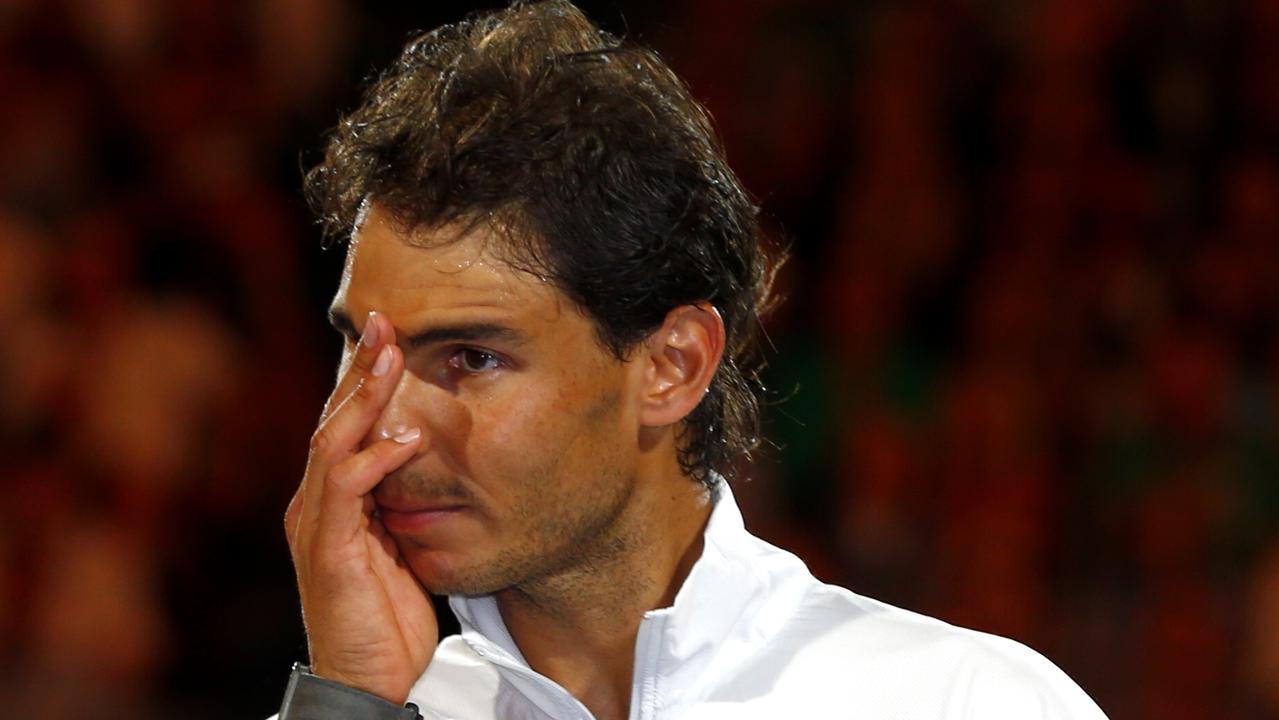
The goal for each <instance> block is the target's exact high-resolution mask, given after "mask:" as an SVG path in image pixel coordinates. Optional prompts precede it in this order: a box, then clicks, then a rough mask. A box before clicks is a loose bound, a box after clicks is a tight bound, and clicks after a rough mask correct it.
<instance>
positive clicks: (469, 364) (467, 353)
mask: <svg viewBox="0 0 1279 720" xmlns="http://www.w3.org/2000/svg"><path fill="white" fill-rule="evenodd" d="M453 364H454V365H456V366H457V367H458V368H459V369H461V370H464V371H466V372H469V373H482V372H488V371H489V370H496V369H497V368H498V366H500V365H501V364H502V361H501V360H499V359H498V357H497V356H496V355H494V354H493V353H490V352H485V351H483V350H476V349H475V348H466V349H464V350H460V351H458V353H457V354H456V355H454V356H453Z"/></svg>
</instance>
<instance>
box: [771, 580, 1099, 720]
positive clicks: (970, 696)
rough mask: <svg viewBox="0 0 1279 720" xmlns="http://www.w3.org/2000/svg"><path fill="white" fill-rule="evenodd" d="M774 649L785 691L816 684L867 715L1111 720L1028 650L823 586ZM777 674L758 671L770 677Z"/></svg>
mask: <svg viewBox="0 0 1279 720" xmlns="http://www.w3.org/2000/svg"><path fill="white" fill-rule="evenodd" d="M769 646H770V647H769V652H767V653H766V655H770V656H773V657H774V658H777V657H781V658H783V661H782V662H780V663H772V664H773V665H774V667H775V668H777V670H778V672H776V673H775V675H776V677H775V678H774V679H775V680H776V682H777V683H778V687H784V686H788V685H792V684H793V685H794V686H795V687H796V688H797V689H798V688H799V687H801V686H807V687H808V689H809V690H810V691H811V690H812V684H813V680H814V678H821V680H819V681H818V682H819V683H821V682H826V683H831V685H830V687H832V688H837V690H836V692H838V693H840V694H844V695H846V696H847V697H846V698H844V700H845V701H846V702H848V703H851V704H852V706H854V707H857V708H858V709H859V710H862V711H863V712H875V713H882V712H883V711H884V710H887V709H890V708H891V709H892V710H893V711H894V712H896V713H898V714H897V715H895V717H903V718H914V717H920V718H924V717H927V718H951V717H957V718H958V717H982V718H988V719H990V720H1002V719H1003V718H1008V719H1009V720H1012V719H1013V718H1016V719H1017V720H1037V719H1043V720H1049V719H1051V720H1058V719H1062V720H1065V719H1067V718H1069V719H1071V720H1075V719H1079V720H1097V719H1102V718H1104V717H1105V716H1104V715H1103V714H1102V712H1101V710H1100V709H1099V708H1098V707H1097V706H1096V704H1095V703H1093V701H1092V700H1091V699H1089V697H1088V696H1087V694H1085V693H1084V691H1083V690H1081V689H1080V688H1079V686H1078V685H1076V684H1075V683H1074V682H1073V681H1072V680H1070V678H1068V677H1067V676H1066V674H1065V673H1063V672H1062V671H1061V670H1060V669H1059V668H1057V666H1056V665H1054V664H1053V663H1052V662H1050V661H1049V660H1048V659H1046V658H1045V657H1044V656H1042V655H1040V654H1039V653H1037V652H1035V651H1034V650H1031V649H1030V648H1028V647H1026V646H1025V645H1022V644H1021V643H1018V642H1016V641H1013V640H1010V639H1007V638H1002V637H998V636H995V635H990V634H987V633H982V632H977V631H974V630H967V629H964V628H960V627H956V626H954V625H950V624H948V623H945V622H942V621H940V620H937V619H934V618H930V617H927V616H924V615H920V614H918V613H913V612H910V611H907V610H903V609H901V608H896V607H893V606H891V605H888V604H886V603H881V602H878V601H875V600H872V599H870V598H866V597H862V596H860V595H857V594H855V593H853V592H851V591H849V590H846V589H844V588H840V587H836V586H832V585H824V584H821V583H819V582H817V581H815V580H814V581H812V583H811V585H809V587H808V588H807V590H806V592H804V593H803V594H802V596H801V598H800V599H799V602H798V603H797V604H796V605H794V606H792V612H791V614H790V617H789V618H788V619H787V620H786V621H785V622H784V623H783V624H781V625H780V627H778V631H777V633H776V635H775V636H774V637H773V638H772V639H771V640H770V642H769ZM761 659H763V658H761ZM769 664H770V663H768V662H764V663H762V664H761V666H760V667H759V668H758V669H757V671H759V672H765V673H767V672H768V670H767V669H766V666H767V665H769ZM827 697H829V694H827ZM854 714H855V713H854Z"/></svg>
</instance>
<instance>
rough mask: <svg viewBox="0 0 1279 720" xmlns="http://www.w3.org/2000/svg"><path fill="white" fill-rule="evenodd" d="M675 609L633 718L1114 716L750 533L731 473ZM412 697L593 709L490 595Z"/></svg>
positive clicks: (473, 605) (643, 679)
mask: <svg viewBox="0 0 1279 720" xmlns="http://www.w3.org/2000/svg"><path fill="white" fill-rule="evenodd" d="M718 495H719V497H718V498H717V500H716V505H715V508H714V510H713V511H712V513H711V517H710V522H709V524H708V526H707V528H706V536H705V543H704V549H703V551H702V556H701V558H700V559H699V560H698V561H697V563H696V564H695V565H694V566H693V569H692V571H691V572H690V573H689V576H688V579H687V580H685V582H684V585H683V587H682V588H681V589H680V591H679V593H678V594H677V596H676V598H675V604H674V605H673V606H672V607H668V608H662V609H660V610H652V611H649V612H647V613H645V615H644V620H643V622H642V623H641V624H640V629H639V635H638V637H637V638H636V645H635V679H634V684H633V686H632V690H631V712H630V717H631V718H632V720H659V719H660V720H666V719H670V720H711V719H712V718H714V719H716V720H721V719H722V720H746V719H751V718H761V719H762V718H769V719H770V720H775V719H776V718H850V719H851V718H857V719H858V720H1067V719H1069V720H1105V715H1104V714H1102V712H1101V710H1100V709H1099V708H1098V707H1097V705H1096V704H1094V703H1093V702H1092V700H1090V699H1089V698H1088V696H1087V695H1086V694H1084V692H1083V691H1082V690H1080V688H1079V687H1078V686H1077V685H1075V683H1073V682H1071V680H1070V679H1069V678H1068V677H1066V675H1065V674H1064V673H1062V672H1061V670H1059V669H1058V668H1057V667H1056V666H1055V665H1053V664H1052V663H1051V662H1049V661H1048V660H1046V659H1045V658H1044V657H1043V656H1041V655H1039V654H1038V653H1036V652H1034V651H1033V650H1031V649H1029V648H1027V647H1026V646H1024V645H1021V644H1019V643H1017V642H1014V641H1012V640H1008V639H1005V638H1000V637H996V636H993V635H987V634H984V633H979V632H975V631H972V630H964V629H962V628H957V627H955V626H953V625H948V624H946V623H944V622H941V621H939V620H934V619H932V618H928V617H924V616H922V615H918V614H915V613H912V612H908V611H905V610H900V609H898V608H895V607H891V606H889V605H885V604H883V603H880V602H876V601H874V600H870V599H867V598H864V597H861V596H859V595H856V594H854V593H852V592H850V591H848V590H845V589H844V588H840V587H835V586H833V585H826V584H823V583H821V582H818V581H817V580H816V579H815V578H814V577H813V576H812V575H811V574H810V573H809V572H808V568H806V567H805V566H804V563H803V562H801V561H800V560H799V558H797V557H795V556H794V555H792V554H790V553H788V552H786V551H784V550H780V549H778V548H776V547H773V546H772V545H769V544H768V543H766V542H764V541H762V540H760V539H758V538H756V537H754V536H752V535H751V534H750V533H748V532H747V531H746V529H745V527H744V526H743V524H742V516H741V513H740V512H739V511H738V509H737V505H736V503H735V502H734V500H733V497H732V493H731V491H729V490H728V486H727V484H726V483H720V492H719V493H718ZM450 604H451V606H452V608H453V611H454V612H455V613H456V614H457V616H458V619H459V620H460V621H461V625H462V634H461V635H460V636H453V637H449V638H446V639H445V640H444V641H443V642H441V643H440V646H439V649H438V650H437V651H436V653H435V657H434V658H433V659H432V661H431V664H430V666H429V667H428V668H427V669H426V672H425V673H424V674H423V675H422V677H421V678H420V679H419V680H418V681H417V683H416V684H415V685H414V686H413V690H412V691H411V693H410V694H409V700H410V701H412V702H415V703H417V704H418V706H419V707H420V708H421V710H422V715H423V717H425V718H427V719H428V720H443V719H448V720H487V719H489V718H495V719H496V718H500V719H501V720H546V719H548V718H549V719H553V720H588V719H589V718H591V717H592V716H591V713H590V712H589V711H588V710H587V709H586V707H585V706H583V705H582V704H581V703H580V702H578V700H577V699H576V698H574V697H573V696H572V695H570V694H569V693H568V692H567V691H565V690H564V689H563V688H561V687H560V686H559V685H557V684H555V683H554V682H552V681H551V680H549V679H547V678H546V677H543V676H542V675H539V674H538V673H537V672H535V671H534V670H532V669H531V668H529V666H528V664H527V663H526V662H525V661H524V658H523V657H522V656H521V655H520V650H519V648H518V647H516V645H515V642H514V641H513V640H512V639H511V635H510V633H509V632H507V630H506V626H505V625H504V624H503V622H502V618H501V615H500V614H499V613H498V610H497V605H496V602H495V601H494V599H493V598H492V597H490V596H480V597H469V598H467V597H452V598H450Z"/></svg>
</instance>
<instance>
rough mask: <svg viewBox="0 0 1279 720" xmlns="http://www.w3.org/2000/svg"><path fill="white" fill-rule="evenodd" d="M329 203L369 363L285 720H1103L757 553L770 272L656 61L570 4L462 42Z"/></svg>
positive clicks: (962, 637)
mask: <svg viewBox="0 0 1279 720" xmlns="http://www.w3.org/2000/svg"><path fill="white" fill-rule="evenodd" d="M308 191H309V193H310V196H311V199H312V201H313V204H314V205H315V206H316V207H317V208H318V209H319V211H320V213H321V215H322V217H323V219H324V222H325V223H326V225H327V228H328V230H329V232H330V233H332V234H335V235H340V236H345V235H348V234H349V237H350V244H349V248H348V252H347V262H346V269H345V272H344V274H343V276H342V280H341V284H340V287H339V288H338V291H337V295H336V298H335V299H334V302H333V307H332V309H331V313H330V315H331V319H332V320H333V323H334V325H335V326H336V327H337V328H338V329H339V330H340V331H342V333H343V334H344V335H346V338H347V344H346V349H345V352H344V355H343V361H342V367H341V370H340V377H339V380H338V384H337V388H336V389H335V390H334V392H333V395H332V398H331V400H330V403H329V406H328V407H327V408H326V411H325V415H324V418H323V419H322V421H321V423H320V426H319V428H318V430H317V431H316V433H315V436H314V440H313V442H312V446H311V454H310V460H309V464H308V467H307V471H306V475H305V477H304V479H303V481H302V484H301V487H300V488H299V490H298V492H297V495H296V496H295V497H294V499H293V502H292V503H291V504H290V507H289V510H288V513H287V516H286V528H287V532H288V535H289V542H290V547H291V550H292V553H293V559H294V563H295V565H296V569H297V575H298V586H299V590H300V594H301V600H302V608H303V615H304V619H305V622H306V628H307V634H308V639H309V643H310V656H311V658H310V663H311V664H310V668H309V669H307V668H297V669H295V672H294V675H293V677H292V678H291V680H290V683H289V688H288V690H287V691H286V698H285V701H284V705H283V707H282V709H281V717H282V718H284V720H299V719H306V720H319V719H327V718H412V717H415V716H416V715H417V713H418V712H420V713H421V714H422V715H423V716H424V717H427V718H460V719H462V720H477V719H481V718H557V719H561V718H601V719H603V718H609V719H612V718H625V717H633V718H775V717H780V716H785V715H792V716H795V717H849V718H885V719H889V718H891V719H892V720H906V719H911V720H924V719H925V718H927V719H929V720H932V719H936V718H961V717H962V718H970V717H971V718H983V719H999V718H1009V719H1013V718H1016V719H1017V720H1028V719H1031V718H1080V719H1089V718H1101V717H1103V716H1102V714H1101V712H1100V711H1099V710H1098V709H1097V708H1096V706H1095V705H1094V704H1093V703H1092V702H1091V701H1090V700H1089V699H1088V698H1087V696H1085V695H1084V693H1083V692H1082V691H1081V690H1079V689H1078V688H1077V687H1076V686H1075V685H1074V684H1073V683H1071V682H1070V681H1069V680H1068V679H1067V678H1066V677H1065V676H1064V675H1063V674H1062V673H1061V672H1060V671H1059V670H1057V669H1056V668H1055V667H1054V666H1053V665H1052V664H1051V663H1049V662H1048V661H1047V660H1045V659H1043V658H1042V657H1040V656H1038V655H1036V654H1035V653H1033V652H1032V651H1030V650H1028V649H1027V648H1025V647H1023V646H1021V645H1018V644H1016V643H1014V642H1012V641H1009V640H1004V639H1000V638H995V637H991V636H988V635H983V634H980V633H975V632H971V631H967V630H961V629H958V628H955V627H952V626H949V625H946V624H944V623H941V622H939V621H935V620H931V619H928V618H924V617H921V616H918V615H914V614H912V613H909V612H906V611H903V610H898V609H895V608H891V607H888V606H885V605H882V604H879V603H876V602H874V601H871V600H868V599H865V598H861V597H858V596H856V595H854V594H852V593H851V592H848V591H846V590H844V589H842V588H836V587H832V586H828V585H823V584H821V583H819V582H817V581H816V580H814V579H813V578H812V576H811V575H810V574H809V573H808V572H807V570H806V568H805V567H804V566H803V564H802V563H801V562H800V561H799V560H798V559H797V558H795V557H794V556H792V555H790V554H788V553H786V552H783V551H781V550H779V549H777V548H774V547H772V546H769V545H767V544H766V543H764V542H762V541H760V540H758V539H756V538H754V537H752V536H751V535H749V534H748V533H747V532H746V530H745V529H744V528H743V526H742V520H741V516H740V515H739V513H738V511H737V508H736V505H735V504H734V501H733V497H732V493H731V491H730V488H729V485H728V483H727V481H726V478H731V477H732V476H733V475H734V474H735V473H734V471H735V469H736V468H737V467H738V466H740V465H741V464H742V458H744V457H746V454H747V453H748V452H749V450H750V449H751V448H752V447H753V445H754V444H755V443H756V428H757V424H758V423H757V413H758V405H757V393H758V390H759V385H758V381H757V378H756V376H755V374H754V371H753V369H754V368H755V365H754V364H753V362H752V360H751V354H750V353H751V346H752V342H751V341H752V336H753V334H754V330H755V328H756V326H757V325H758V323H759V313H760V312H761V310H762V309H763V306H764V304H765V302H766V301H767V299H768V284H769V279H770V277H771V272H770V263H769V261H768V258H767V257H766V256H765V254H764V253H763V252H762V251H761V249H760V245H759V235H758V227H757V223H756V208H755V207H754V206H753V205H752V203H751V202H750V200H749V199H748V198H747V197H746V195H745V193H744V192H743V191H742V189H741V187H740V185H739V183H738V182H737V180H736V178H735V177H734V176H733V174H732V172H731V171H730V170H729V169H728V167H727V165H726V164H725V161H724V157H723V153H722V151H721V149H720V146H719V144H718V141H717V140H716V138H715V136H714V134H713V132H712V130H711V127H710V121H709V119H708V118H707V116H706V114H705V112H704V111H703V110H702V108H701V107H700V106H699V105H698V104H697V103H696V102H695V101H694V100H693V99H692V98H691V97H690V95H689V93H688V91H687V89H686V88H685V87H684V86H683V85H682V84H681V83H680V81H679V80H678V79H677V78H676V77H675V76H674V75H673V74H672V73H671V72H670V70H669V69H667V68H666V67H665V65H663V64H662V62H661V61H660V60H659V59H658V58H657V57H656V55H654V54H653V53H652V52H650V51H648V50H645V49H642V48H639V47H636V46H634V45H631V44H628V43H624V42H621V41H619V40H618V39H616V38H614V37H612V36H610V35H608V34H605V33H603V32H601V31H599V30H598V29H597V28H595V27H593V26H592V25H591V24H590V23H589V22H588V21H587V20H586V19H585V18H584V17H583V16H582V15H581V14H580V13H579V12H578V11H577V9H576V8H574V7H573V6H572V5H570V4H569V3H568V2H565V1H562V0H560V1H552V2H545V3H538V4H517V5H515V6H513V7H511V8H509V9H507V10H505V11H501V12H497V13H494V14H490V15H486V16H482V17H476V18H473V19H471V20H468V21H466V22H463V23H460V24H458V25H453V26H448V27H444V28H441V29H439V30H437V31H435V32H432V33H429V34H427V35H424V36H422V37H420V38H418V39H416V40H414V41H413V42H411V43H410V44H409V46H408V47H407V48H406V49H405V50H404V52H403V54H402V55H401V57H400V58H399V60H398V62H397V63H396V64H395V66H394V67H392V68H391V69H390V70H389V71H388V72H387V73H385V74H384V75H383V76H382V78H381V79H380V80H379V81H378V82H377V83H376V84H374V85H373V86H372V87H371V88H370V90H369V91H368V93H367V95H366V97H365V99H364V103H363V104H362V105H361V106H360V107H359V108H358V109H357V110H355V111H354V112H353V113H351V114H350V115H349V116H348V117H346V118H345V119H343V121H342V122H341V123H340V125H339V126H338V128H337V129H336V131H335V132H334V134H333V136H332V138H331V141H330V144H329V147H328V151H327V154H326V157H325V160H324V161H323V163H322V164H321V165H320V166H319V167H317V168H316V169H315V170H313V171H312V172H311V173H310V175H309V176H308ZM428 590H429V591H432V592H436V593H444V594H448V595H449V596H450V603H451V606H452V608H453V610H454V612H455V613H456V614H457V616H458V618H459V620H460V622H461V625H462V634H461V636H460V637H450V638H447V639H445V640H444V641H443V642H439V640H438V629H437V625H436V619H435V616H434V614H433V612H432V606H431V603H430V600H429V598H428V596H427V591H428Z"/></svg>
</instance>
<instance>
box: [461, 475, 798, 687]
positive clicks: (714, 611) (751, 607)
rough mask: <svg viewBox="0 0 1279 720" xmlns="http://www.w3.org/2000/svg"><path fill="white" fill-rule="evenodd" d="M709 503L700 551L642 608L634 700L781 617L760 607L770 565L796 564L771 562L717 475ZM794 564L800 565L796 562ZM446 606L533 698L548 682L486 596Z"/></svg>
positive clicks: (696, 680) (480, 650)
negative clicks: (670, 595)
mask: <svg viewBox="0 0 1279 720" xmlns="http://www.w3.org/2000/svg"><path fill="white" fill-rule="evenodd" d="M712 502H714V508H713V509H712V510H711V516H710V519H709V521H708V522H707V525H706V531H705V534H704V536H703V540H704V541H703V544H702V554H701V557H700V558H699V559H698V560H697V562H696V563H694V565H693V568H692V570H690V571H689V574H688V577H687V578H686V579H685V580H684V584H683V585H682V586H681V587H680V590H679V592H678V593H676V596H675V601H674V603H673V604H672V605H671V606H670V607H666V608H660V609H656V610H650V611H648V612H646V613H644V619H643V621H642V622H641V623H640V629H639V633H638V636H637V638H636V648H635V677H634V692H635V693H636V697H633V698H632V705H633V706H635V705H636V704H637V703H638V704H644V705H651V704H653V703H657V704H665V700H667V699H670V698H673V697H675V696H677V695H682V694H685V693H687V692H688V691H690V690H693V689H694V688H695V687H696V686H699V685H703V684H704V683H705V682H706V681H707V680H709V679H711V678H712V677H715V676H719V675H720V674H721V670H720V669H722V668H725V666H726V665H727V664H728V663H730V662H731V659H732V658H733V657H734V656H735V652H734V651H735V650H736V649H744V648H743V647H742V645H743V644H746V645H750V644H754V642H757V641H758V638H759V637H761V636H766V635H768V634H771V631H772V630H773V629H775V628H771V627H769V626H770V625H772V624H773V623H771V622H768V621H767V620H766V619H765V618H764V615H773V616H774V617H775V618H777V619H778V620H780V619H781V618H779V617H778V614H777V613H762V612H761V611H762V609H763V606H764V604H765V603H767V602H769V600H770V598H775V597H776V595H775V593H773V592H772V590H773V589H774V586H776V585H777V583H778V581H779V580H781V579H782V575H779V574H778V572H777V571H778V570H786V571H787V572H786V573H785V574H790V573H791V572H794V570H795V569H796V568H795V567H785V568H781V567H776V557H775V556H772V553H768V552H767V551H765V550H764V548H767V549H769V550H773V552H774V553H775V552H776V550H775V549H773V548H771V547H769V546H767V545H765V544H764V543H762V542H761V541H759V540H757V539H756V538H754V537H752V536H751V535H750V534H749V533H747V532H746V529H745V526H744V524H743V522H742V515H741V512H740V511H739V510H738V507H737V503H736V501H735V500H734V499H733V494H732V491H731V490H730V489H729V487H728V483H727V482H724V481H723V480H722V479H721V480H720V481H719V482H718V483H717V484H716V486H715V489H714V492H713V494H712ZM770 556H771V557H770ZM787 557H790V556H789V555H787ZM791 559H792V560H793V559H794V558H793V557H792V558H791ZM795 562H796V563H798V561H797V560H796V561H795ZM787 565H789V563H787ZM798 569H800V570H802V569H803V565H802V563H799V564H798ZM776 589H780V588H776ZM449 605H450V606H451V607H452V609H453V612H454V613H455V614H456V615H457V618H458V621H459V622H460V624H461V626H462V639H463V640H464V641H465V642H466V643H467V644H468V645H470V646H471V648H472V649H473V650H475V652H476V653H477V654H479V655H480V656H482V657H484V658H486V659H488V660H489V661H490V662H492V663H493V664H494V665H496V666H497V667H498V670H499V672H501V673H502V674H503V676H505V677H507V678H508V679H509V680H512V681H513V682H514V684H516V685H517V686H518V687H520V688H521V690H522V691H524V693H525V694H526V695H530V699H532V700H535V701H537V698H535V697H533V696H532V695H531V694H530V692H533V693H536V692H537V691H538V690H539V689H540V690H542V691H545V690H547V689H548V688H545V687H538V686H543V685H544V684H545V683H550V681H549V680H547V679H546V678H543V677H542V676H540V675H538V674H537V673H535V672H534V671H533V670H532V669H531V668H529V667H528V663H527V662H526V661H525V660H524V656H523V655H522V654H521V653H520V650H519V647H518V646H516V644H515V641H514V639H513V638H512V637H511V634H510V632H509V631H508V630H507V628H506V624H505V623H504V622H503V621H502V616H501V613H500V612H499V611H498V609H497V601H496V599H495V598H494V597H493V596H492V595H480V596H462V595H453V596H450V597H449ZM538 679H540V680H541V681H542V682H538ZM551 685H554V684H553V683H551ZM555 687H558V686H555ZM561 692H562V691H561ZM538 704H539V705H541V704H542V703H541V702H538Z"/></svg>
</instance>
